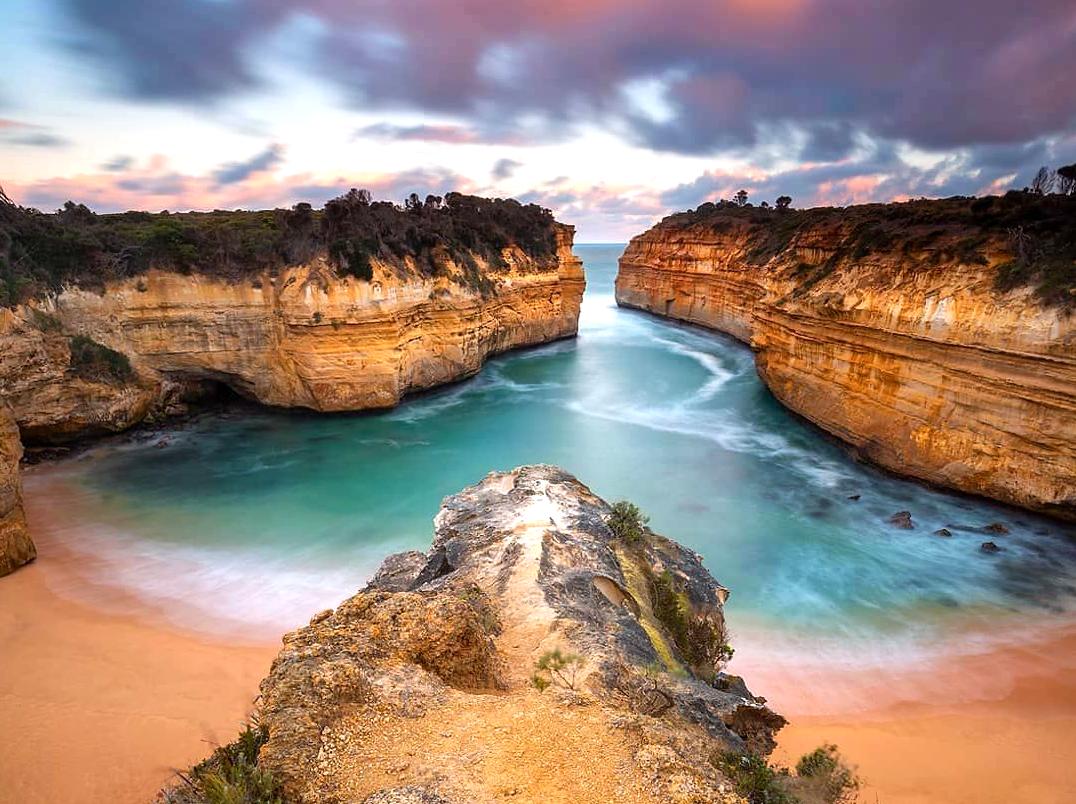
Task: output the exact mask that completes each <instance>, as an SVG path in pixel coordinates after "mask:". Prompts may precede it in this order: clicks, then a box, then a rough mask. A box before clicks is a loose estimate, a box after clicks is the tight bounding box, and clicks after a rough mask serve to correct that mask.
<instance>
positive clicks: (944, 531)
mask: <svg viewBox="0 0 1076 804" xmlns="http://www.w3.org/2000/svg"><path fill="white" fill-rule="evenodd" d="M934 535H935V536H944V537H945V538H946V539H949V538H952V535H953V532H952V531H951V530H949V528H938V529H937V530H936V531H934Z"/></svg>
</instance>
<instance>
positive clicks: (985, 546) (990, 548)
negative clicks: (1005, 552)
mask: <svg viewBox="0 0 1076 804" xmlns="http://www.w3.org/2000/svg"><path fill="white" fill-rule="evenodd" d="M979 549H980V550H982V551H983V552H984V553H1000V552H1001V548H1000V547H998V546H997V545H996V544H994V543H993V542H983V543H982V544H980V545H979Z"/></svg>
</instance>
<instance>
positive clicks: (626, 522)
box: [606, 500, 650, 544]
mask: <svg viewBox="0 0 1076 804" xmlns="http://www.w3.org/2000/svg"><path fill="white" fill-rule="evenodd" d="M649 521H650V517H648V516H646V515H645V514H643V512H642V511H640V510H639V506H637V505H635V503H630V502H628V501H627V500H620V501H619V502H615V503H613V512H612V513H611V514H610V515H609V519H607V520H606V524H607V525H608V526H609V529H610V530H611V531H613V535H614V536H616V537H617V538H618V539H623V540H624V541H625V542H627V543H628V544H634V543H635V542H637V541H639V540H640V539H641V538H643V534H644V533H645V532H646V524H647V523H648V522H649Z"/></svg>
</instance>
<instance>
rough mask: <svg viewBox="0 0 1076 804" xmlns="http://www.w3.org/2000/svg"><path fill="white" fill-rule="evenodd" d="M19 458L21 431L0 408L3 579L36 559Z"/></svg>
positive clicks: (0, 568)
mask: <svg viewBox="0 0 1076 804" xmlns="http://www.w3.org/2000/svg"><path fill="white" fill-rule="evenodd" d="M20 458H22V444H21V442H20V441H19V430H18V428H17V427H16V426H15V420H14V419H12V418H11V414H10V411H8V410H7V409H6V408H5V407H4V406H3V405H0V576H3V575H7V574H8V573H9V572H13V571H14V570H15V569H17V568H18V567H21V566H22V565H23V564H25V563H27V562H29V561H33V560H34V558H35V557H36V556H37V550H36V549H35V548H34V543H33V541H31V539H30V534H29V533H28V531H27V528H26V515H25V513H24V512H23V508H22V483H21V481H20V478H19V459H20Z"/></svg>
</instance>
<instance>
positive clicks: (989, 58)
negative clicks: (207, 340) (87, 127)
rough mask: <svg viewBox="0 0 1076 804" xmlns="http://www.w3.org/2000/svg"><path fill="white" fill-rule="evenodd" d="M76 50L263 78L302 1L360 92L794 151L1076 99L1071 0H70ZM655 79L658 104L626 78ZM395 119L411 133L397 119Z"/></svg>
mask: <svg viewBox="0 0 1076 804" xmlns="http://www.w3.org/2000/svg"><path fill="white" fill-rule="evenodd" d="M67 3H68V7H69V9H70V11H71V12H72V13H71V17H72V19H74V20H75V21H76V22H77V34H78V36H77V37H76V39H75V43H74V45H73V46H74V47H77V48H78V49H79V50H80V52H83V53H86V54H89V55H90V56H92V57H93V58H94V59H95V60H97V61H99V62H100V63H102V64H104V65H106V67H107V68H108V69H109V70H110V72H111V74H112V75H114V76H116V77H118V78H119V79H120V81H119V85H118V87H119V89H120V91H122V92H125V93H127V94H129V95H131V96H133V97H136V98H153V99H172V100H181V101H210V100H214V99H217V98H220V97H222V96H225V95H227V94H229V93H232V92H234V91H236V90H242V89H246V88H249V87H252V86H255V85H257V84H258V83H259V76H258V75H256V74H255V73H254V72H253V67H252V64H253V62H252V60H251V56H252V55H253V51H255V50H256V49H257V45H258V44H260V43H261V42H262V41H263V40H264V39H265V37H266V36H267V35H268V34H271V33H274V32H278V31H280V30H282V28H283V26H286V25H288V24H289V23H290V22H291V21H293V20H294V19H296V18H297V17H298V16H299V15H303V16H304V17H305V18H308V19H314V20H319V21H320V22H321V23H322V24H321V25H320V27H319V28H318V33H317V36H318V42H317V47H313V48H311V49H310V53H309V54H308V56H307V57H306V58H307V59H308V63H305V64H300V65H295V66H298V67H300V68H303V69H305V70H306V71H307V72H308V73H310V74H315V75H319V76H321V77H322V78H323V79H324V80H325V81H327V82H328V83H330V84H332V85H334V86H335V87H337V88H338V89H340V90H342V91H343V93H344V96H345V97H346V98H348V99H349V101H350V102H351V103H353V104H355V105H356V106H357V107H361V108H363V109H367V110H368V109H372V108H386V109H390V108H391V109H400V108H410V109H417V110H422V111H427V112H437V113H448V114H453V115H457V116H460V117H464V118H466V119H467V120H469V121H470V123H471V124H472V125H474V126H475V127H477V128H478V129H479V130H482V131H487V130H493V129H494V128H496V127H498V126H503V125H504V123H505V121H506V120H518V119H521V118H523V117H529V118H536V119H541V120H544V121H546V123H547V124H548V127H547V129H546V131H547V132H553V131H557V130H560V129H562V128H563V127H564V126H567V125H571V124H575V123H579V122H586V121H591V122H598V123H615V124H616V126H617V130H618V131H621V132H622V134H623V135H624V136H626V137H628V138H629V139H632V140H634V141H636V142H639V143H641V144H643V145H646V146H649V147H652V148H655V149H661V150H671V151H677V152H682V153H693V154H705V153H711V152H714V151H717V150H721V149H726V148H743V147H750V146H751V145H753V144H755V143H756V142H757V141H758V139H759V132H760V129H761V128H764V127H766V126H773V125H785V126H792V127H794V128H798V129H800V130H802V131H804V132H805V133H806V135H807V138H806V145H805V146H804V148H803V150H804V153H803V158H805V159H817V160H832V159H835V158H840V157H841V156H843V155H844V154H846V153H847V152H848V151H849V149H850V147H851V143H852V135H853V132H855V131H859V132H864V133H866V134H867V135H869V136H871V137H872V138H875V139H890V140H898V141H907V142H910V143H912V144H915V145H917V146H919V147H922V148H928V149H953V148H958V147H967V146H972V145H982V144H1019V143H1024V142H1030V141H1033V140H1036V139H1038V138H1040V137H1042V136H1044V135H1047V134H1050V133H1054V132H1059V131H1065V130H1069V129H1071V128H1072V127H1073V125H1074V116H1076V81H1073V80H1071V76H1072V75H1074V74H1076V5H1074V4H1073V3H1072V2H1071V0H1029V1H1028V2H1026V3H1024V4H1022V5H1020V6H1014V5H1013V3H1012V2H1011V0H949V2H938V0H879V1H878V2H874V3H870V4H864V3H863V2H862V0H760V2H756V3H746V2H742V1H740V0H737V1H736V2H712V3H698V2H694V0H660V1H659V0H639V1H638V2H634V3H614V2H609V1H608V0H592V1H591V2H585V1H581V0H575V1H574V2H567V0H546V2H538V1H537V0H520V2H517V3H503V2H501V1H500V0H461V2H459V3H439V2H432V0H430V1H429V2H419V0H398V1H397V2H393V3H386V2H383V1H382V0H365V2H363V1H361V0H360V1H359V2H345V1H344V0H294V2H290V3H285V2H283V0H231V1H230V2H220V1H219V0H171V2H163V0H137V1H136V0H120V1H119V2H111V3H101V2H97V1H96V0H67ZM641 80H654V81H659V82H661V106H662V108H661V109H659V110H657V111H655V110H654V109H651V108H647V106H646V104H645V103H642V104H640V102H639V98H638V97H633V96H632V92H631V91H630V89H628V88H630V87H631V86H632V82H637V81H641ZM403 135H404V136H406V132H404V133H403Z"/></svg>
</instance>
